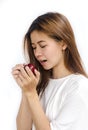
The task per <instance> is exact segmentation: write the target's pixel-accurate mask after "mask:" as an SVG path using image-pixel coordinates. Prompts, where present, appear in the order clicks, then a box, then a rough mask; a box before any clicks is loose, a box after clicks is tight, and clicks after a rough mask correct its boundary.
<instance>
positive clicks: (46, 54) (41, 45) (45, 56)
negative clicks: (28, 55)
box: [30, 31, 66, 70]
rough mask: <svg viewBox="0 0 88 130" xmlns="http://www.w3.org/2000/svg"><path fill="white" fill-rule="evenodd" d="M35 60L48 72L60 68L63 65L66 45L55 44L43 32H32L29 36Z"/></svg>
mask: <svg viewBox="0 0 88 130" xmlns="http://www.w3.org/2000/svg"><path fill="white" fill-rule="evenodd" d="M30 38H31V44H32V47H33V51H34V55H35V58H36V59H37V60H38V61H39V62H40V64H41V65H42V66H43V68H44V69H46V70H49V69H52V68H55V67H61V66H62V65H63V64H64V54H63V50H65V48H66V45H65V44H64V43H61V42H59V43H58V42H56V41H55V40H54V39H52V38H50V37H49V36H47V35H46V34H45V33H43V32H38V31H33V32H32V33H31V35H30Z"/></svg>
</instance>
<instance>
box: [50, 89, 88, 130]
mask: <svg viewBox="0 0 88 130" xmlns="http://www.w3.org/2000/svg"><path fill="white" fill-rule="evenodd" d="M85 116H86V106H85V104H84V102H83V100H82V98H81V96H80V95H79V93H78V91H75V92H73V93H70V94H68V95H67V96H66V98H65V100H64V103H63V105H62V108H61V110H60V112H59V115H57V117H56V118H55V119H54V120H52V121H51V122H50V126H51V130H83V128H84V125H85V123H83V122H85ZM87 128H88V127H87ZM85 130H86V129H85Z"/></svg>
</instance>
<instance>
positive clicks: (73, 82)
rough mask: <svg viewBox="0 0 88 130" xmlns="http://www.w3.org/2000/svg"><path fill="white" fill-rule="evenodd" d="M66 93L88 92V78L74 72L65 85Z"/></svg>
mask: <svg viewBox="0 0 88 130" xmlns="http://www.w3.org/2000/svg"><path fill="white" fill-rule="evenodd" d="M63 91H64V93H65V94H72V93H76V92H79V93H80V92H82V93H83V92H84V91H86V92H88V78H86V77H85V76H83V75H81V74H73V75H72V76H71V77H70V78H69V79H68V80H67V82H66V84H65V86H64V87H63Z"/></svg>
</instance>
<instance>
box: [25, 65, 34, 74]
mask: <svg viewBox="0 0 88 130" xmlns="http://www.w3.org/2000/svg"><path fill="white" fill-rule="evenodd" d="M26 66H28V67H29V68H30V69H31V71H32V72H33V74H35V72H34V71H35V69H36V68H35V66H34V65H33V64H31V63H29V64H26V65H24V69H25V67H26Z"/></svg>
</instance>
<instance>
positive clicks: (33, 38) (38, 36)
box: [30, 31, 51, 43]
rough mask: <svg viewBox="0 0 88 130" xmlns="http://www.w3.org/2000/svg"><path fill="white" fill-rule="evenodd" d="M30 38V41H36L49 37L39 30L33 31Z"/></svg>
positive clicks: (48, 38)
mask: <svg viewBox="0 0 88 130" xmlns="http://www.w3.org/2000/svg"><path fill="white" fill-rule="evenodd" d="M30 38H31V42H32V43H36V42H39V41H41V40H50V39H51V38H50V37H49V36H48V35H47V34H45V33H43V32H40V31H33V32H32V33H31V35H30Z"/></svg>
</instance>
